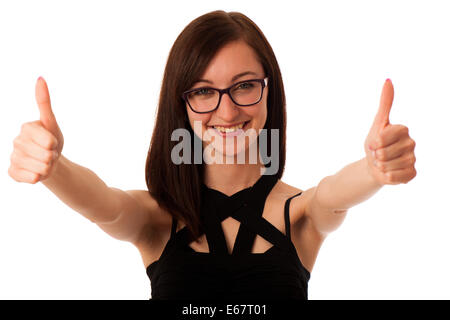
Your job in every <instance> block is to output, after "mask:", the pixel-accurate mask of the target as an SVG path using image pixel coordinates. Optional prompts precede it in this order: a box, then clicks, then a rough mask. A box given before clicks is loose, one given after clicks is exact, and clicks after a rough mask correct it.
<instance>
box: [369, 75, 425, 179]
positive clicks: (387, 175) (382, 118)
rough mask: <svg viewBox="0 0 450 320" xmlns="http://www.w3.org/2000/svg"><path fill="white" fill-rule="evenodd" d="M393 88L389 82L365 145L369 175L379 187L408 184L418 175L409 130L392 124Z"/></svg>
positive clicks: (413, 142)
mask: <svg viewBox="0 0 450 320" xmlns="http://www.w3.org/2000/svg"><path fill="white" fill-rule="evenodd" d="M393 100H394V87H393V86H392V82H391V80H389V79H387V80H386V81H385V83H384V86H383V90H382V92H381V99H380V106H379V109H378V113H377V114H376V116H375V119H374V121H373V124H372V127H371V128H370V131H369V134H368V136H367V138H366V141H365V143H364V149H365V152H366V159H367V165H368V169H369V173H370V174H371V175H372V176H373V178H374V179H375V180H376V181H377V182H378V183H379V184H380V185H385V184H391V185H394V184H400V183H408V182H409V181H410V180H412V179H413V178H414V177H415V176H416V174H417V172H416V169H415V168H414V163H415V162H416V157H415V155H414V148H415V146H416V143H415V141H414V140H413V139H411V138H410V136H409V132H408V127H406V126H404V125H400V124H394V125H393V124H390V123H389V112H390V111H391V107H392V101H393Z"/></svg>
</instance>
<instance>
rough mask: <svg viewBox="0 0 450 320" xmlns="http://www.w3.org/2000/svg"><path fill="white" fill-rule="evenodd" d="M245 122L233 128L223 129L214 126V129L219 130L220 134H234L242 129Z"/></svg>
mask: <svg viewBox="0 0 450 320" xmlns="http://www.w3.org/2000/svg"><path fill="white" fill-rule="evenodd" d="M244 124H245V122H243V123H241V124H238V125H237V126H234V127H230V128H224V127H218V126H214V128H215V129H217V130H219V131H220V132H225V133H227V132H234V131H236V130H238V129H242V127H243V126H244Z"/></svg>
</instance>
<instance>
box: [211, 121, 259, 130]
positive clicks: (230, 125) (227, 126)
mask: <svg viewBox="0 0 450 320" xmlns="http://www.w3.org/2000/svg"><path fill="white" fill-rule="evenodd" d="M249 121H250V120H248V121H242V122H238V123H235V124H215V125H212V126H208V127H211V128H214V127H224V128H231V127H234V126H237V125H240V124H241V123H244V126H245V125H246V124H247V123H248V122H249Z"/></svg>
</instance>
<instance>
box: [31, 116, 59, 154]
mask: <svg viewBox="0 0 450 320" xmlns="http://www.w3.org/2000/svg"><path fill="white" fill-rule="evenodd" d="M22 132H23V134H24V136H25V137H28V138H30V139H31V140H32V141H33V142H35V143H36V144H38V145H39V146H41V147H42V148H44V149H48V150H54V149H56V148H57V146H58V139H56V137H55V136H54V135H53V134H52V133H51V132H50V131H48V130H46V129H45V128H44V127H43V126H42V125H40V124H39V123H37V122H31V123H29V124H28V125H27V126H23V127H22Z"/></svg>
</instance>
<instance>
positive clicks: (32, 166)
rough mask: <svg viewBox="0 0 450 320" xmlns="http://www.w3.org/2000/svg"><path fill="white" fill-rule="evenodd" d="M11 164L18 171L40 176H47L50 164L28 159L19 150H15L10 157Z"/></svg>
mask: <svg viewBox="0 0 450 320" xmlns="http://www.w3.org/2000/svg"><path fill="white" fill-rule="evenodd" d="M11 163H13V164H14V166H16V167H17V168H19V169H25V170H27V171H30V172H34V173H37V174H40V175H47V174H48V169H49V167H50V166H51V163H44V162H42V161H39V160H36V159H34V158H31V157H28V156H27V155H26V154H25V153H23V152H22V151H20V150H15V151H14V152H13V154H12V155H11Z"/></svg>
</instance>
